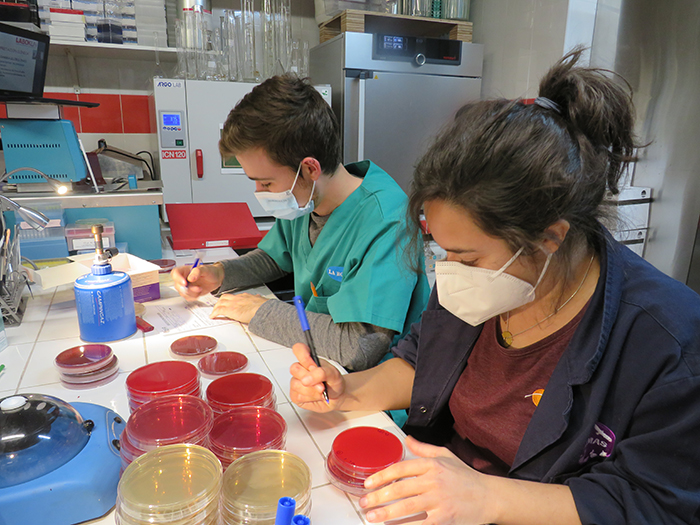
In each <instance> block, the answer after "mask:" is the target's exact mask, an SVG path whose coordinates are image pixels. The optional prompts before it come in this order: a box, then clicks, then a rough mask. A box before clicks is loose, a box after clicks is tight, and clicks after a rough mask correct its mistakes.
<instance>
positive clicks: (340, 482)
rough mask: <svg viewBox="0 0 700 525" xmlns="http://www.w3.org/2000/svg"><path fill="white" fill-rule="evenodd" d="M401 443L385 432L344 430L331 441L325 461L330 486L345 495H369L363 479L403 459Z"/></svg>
mask: <svg viewBox="0 0 700 525" xmlns="http://www.w3.org/2000/svg"><path fill="white" fill-rule="evenodd" d="M403 454H404V451H403V444H402V443H401V440H400V439H399V438H398V437H396V436H395V435H394V434H392V433H391V432H389V431H387V430H383V429H381V428H375V427H355V428H350V429H348V430H344V431H343V432H341V433H340V434H338V435H337V436H336V438H335V440H333V446H332V447H331V452H330V454H328V457H327V458H326V473H327V474H328V478H329V479H330V481H331V483H333V485H335V486H336V487H338V488H339V489H340V490H343V491H345V492H347V493H349V494H354V495H355V496H362V495H364V494H367V492H369V491H368V490H367V489H365V480H366V479H367V478H368V477H370V476H371V475H372V474H374V473H376V472H379V471H380V470H383V469H385V468H387V467H388V466H390V465H393V464H394V463H397V462H399V461H401V460H402V459H403Z"/></svg>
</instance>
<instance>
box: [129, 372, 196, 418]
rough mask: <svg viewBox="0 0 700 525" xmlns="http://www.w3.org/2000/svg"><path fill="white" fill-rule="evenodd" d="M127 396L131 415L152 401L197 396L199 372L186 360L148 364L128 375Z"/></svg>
mask: <svg viewBox="0 0 700 525" xmlns="http://www.w3.org/2000/svg"><path fill="white" fill-rule="evenodd" d="M126 393H127V397H128V398H129V408H130V409H131V411H132V412H133V411H134V410H136V409H137V408H138V407H139V406H141V405H143V404H144V403H147V402H148V401H151V400H152V399H155V398H158V397H162V396H167V395H170V394H187V395H190V396H195V397H200V394H201V390H200V385H199V371H198V370H197V367H196V366H194V365H193V364H192V363H188V362H186V361H160V362H158V363H151V364H148V365H145V366H142V367H140V368H137V369H136V370H134V371H133V372H131V373H130V374H129V375H128V377H127V378H126Z"/></svg>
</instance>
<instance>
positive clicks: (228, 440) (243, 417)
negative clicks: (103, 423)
mask: <svg viewBox="0 0 700 525" xmlns="http://www.w3.org/2000/svg"><path fill="white" fill-rule="evenodd" d="M132 418H133V416H132ZM286 434H287V424H286V423H285V421H284V418H283V417H282V416H281V415H280V414H278V413H277V412H276V411H274V410H273V409H271V408H264V407H241V408H234V409H232V410H229V411H228V412H224V413H223V414H219V415H218V416H216V418H214V424H213V427H212V429H211V432H210V433H209V450H211V451H212V452H213V453H214V454H215V455H216V457H217V458H219V461H221V464H222V465H223V467H224V469H225V468H226V467H228V466H229V465H230V464H231V463H232V462H234V461H235V460H237V459H238V458H240V457H241V456H244V455H246V454H250V453H251V452H256V451H258V450H268V449H277V450H279V449H283V448H284V446H285V437H286Z"/></svg>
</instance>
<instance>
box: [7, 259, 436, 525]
mask: <svg viewBox="0 0 700 525" xmlns="http://www.w3.org/2000/svg"><path fill="white" fill-rule="evenodd" d="M163 255H164V257H167V258H174V259H175V260H176V261H177V264H178V266H179V265H183V264H188V263H191V262H192V261H193V259H194V253H191V252H184V251H183V252H178V253H173V252H172V251H170V250H167V249H166V250H164V254H163ZM200 255H202V254H200ZM225 257H236V254H235V252H233V250H232V249H230V248H220V249H215V250H206V251H205V252H204V254H203V259H204V261H205V262H213V261H216V260H219V259H222V258H225ZM160 287H161V299H159V300H157V301H151V302H148V303H145V306H146V312H145V314H144V315H143V317H144V318H145V320H146V321H149V316H154V315H155V309H156V306H157V305H158V304H162V303H163V302H165V301H169V300H170V301H172V300H173V299H176V298H177V297H178V295H177V292H176V291H175V289H174V288H173V287H172V280H171V279H170V276H169V274H161V282H160ZM25 293H28V290H25ZM32 293H33V294H34V297H33V298H31V299H29V301H28V304H27V310H26V312H25V314H24V319H23V321H22V324H21V325H20V326H17V327H8V328H6V331H7V337H8V341H9V345H10V346H9V347H8V348H6V349H4V350H2V351H0V363H2V364H4V365H5V370H4V371H2V372H0V398H3V397H6V396H9V395H13V394H29V393H40V394H45V395H51V396H54V397H57V398H59V399H62V400H63V401H66V402H68V403H74V402H77V401H80V402H86V403H94V404H98V405H102V406H105V407H108V408H110V409H112V410H114V411H115V412H116V413H117V414H120V415H121V416H123V417H124V418H126V417H128V415H129V404H128V399H127V392H126V387H125V381H126V378H127V376H128V375H129V373H130V372H132V371H133V370H135V369H137V368H139V367H141V366H143V365H146V364H148V363H153V362H158V361H165V360H172V359H175V356H174V355H173V354H171V352H170V344H171V343H172V342H173V341H174V340H176V339H178V338H180V337H182V336H183V335H192V334H194V333H197V334H204V335H209V336H212V337H214V338H215V339H216V340H217V341H218V347H217V351H224V350H228V351H236V352H240V353H242V354H244V355H246V357H247V358H248V367H247V368H246V369H245V371H247V372H254V373H258V374H262V375H264V376H266V377H268V378H269V379H270V380H271V381H272V383H273V386H274V390H275V395H276V398H277V410H278V412H279V413H280V414H281V415H282V416H283V417H284V419H285V421H286V423H287V426H288V428H287V437H286V447H285V449H286V450H287V451H289V452H291V453H293V454H296V455H297V456H299V457H301V458H302V459H303V460H304V462H305V463H306V464H307V465H308V466H309V469H310V470H311V475H312V492H311V498H312V510H311V520H312V523H313V524H314V525H326V524H327V525H361V524H366V523H368V522H367V521H366V520H365V519H364V515H363V512H362V511H361V510H360V507H359V505H358V498H357V497H355V496H349V495H347V494H345V493H344V492H342V491H340V490H339V489H337V488H336V487H335V486H333V485H331V484H330V482H329V480H328V478H327V475H326V472H325V467H324V464H325V456H326V455H327V454H328V452H329V451H330V449H331V446H332V443H333V440H334V439H335V437H336V436H337V435H338V434H339V433H340V432H342V431H343V430H345V429H348V428H351V427H357V426H372V427H377V428H383V429H386V430H388V431H390V432H392V433H394V434H395V435H397V436H398V437H399V438H400V439H401V440H403V439H404V437H405V436H404V434H403V432H402V431H401V430H400V429H399V427H398V426H396V424H395V423H394V422H393V421H392V420H391V418H389V417H388V416H387V415H386V414H385V413H383V412H345V413H340V412H333V413H329V414H316V413H313V412H309V411H306V410H303V409H301V408H299V407H297V406H295V405H294V404H293V403H291V402H290V399H289V381H290V379H291V375H290V373H289V367H290V365H291V364H292V363H294V362H295V358H294V355H293V353H292V350H291V349H290V348H287V347H284V346H280V345H278V344H276V343H273V342H271V341H268V340H265V339H262V338H260V337H257V336H255V335H253V334H251V333H250V332H249V331H248V330H247V327H246V326H245V325H242V324H241V323H238V322H229V323H226V324H222V325H219V326H213V327H208V328H206V329H200V330H196V331H192V332H189V333H185V334H183V333H176V334H175V333H167V334H165V333H159V332H158V331H157V330H156V331H152V332H149V333H143V332H141V331H137V332H136V333H135V334H133V335H132V336H130V337H128V338H126V339H124V340H121V341H116V342H112V343H109V345H110V347H111V348H112V350H113V351H114V353H115V354H116V355H117V357H118V359H119V373H118V375H117V376H116V378H115V379H114V380H112V381H111V382H109V383H107V384H105V385H101V386H97V387H94V388H88V389H79V390H76V389H69V388H67V387H66V386H64V385H63V384H62V383H61V382H60V378H59V374H58V371H57V370H56V369H55V367H54V364H53V362H54V358H55V357H56V355H57V354H59V353H60V352H61V351H63V350H65V349H68V348H71V347H73V346H77V345H80V344H84V343H83V342H82V341H81V340H80V338H79V329H78V320H77V316H76V308H75V299H74V295H73V287H72V285H63V286H59V287H57V288H54V289H49V290H42V289H40V288H38V287H36V286H32ZM150 319H151V321H153V320H154V319H153V317H151V318H150ZM178 359H182V358H178ZM188 360H189V361H190V362H192V363H196V360H191V359H188ZM209 383H211V379H207V378H205V377H202V388H203V390H205V389H206V387H207V386H208V385H209ZM423 519H424V516H423V517H422V518H418V519H414V520H413V521H412V520H410V519H409V520H408V521H406V520H402V521H401V523H406V524H409V523H420V522H421V521H422V520H423ZM88 523H99V524H109V525H111V524H114V523H115V518H114V510H113V509H112V510H111V511H110V513H109V514H107V515H106V516H104V517H102V518H99V519H96V520H93V521H90V522H88Z"/></svg>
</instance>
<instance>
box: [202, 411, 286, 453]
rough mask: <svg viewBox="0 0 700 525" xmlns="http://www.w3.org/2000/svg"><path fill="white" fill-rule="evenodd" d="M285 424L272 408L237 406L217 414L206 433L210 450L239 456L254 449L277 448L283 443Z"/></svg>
mask: <svg viewBox="0 0 700 525" xmlns="http://www.w3.org/2000/svg"><path fill="white" fill-rule="evenodd" d="M286 433H287V423H286V422H285V420H284V418H283V417H282V416H281V415H280V414H279V413H278V412H277V411H275V410H273V409H271V408H265V407H240V408H234V409H232V410H229V411H228V412H224V413H223V414H219V415H218V416H216V417H215V418H214V422H213V425H212V428H211V431H210V432H209V445H210V447H211V450H212V451H219V452H221V453H223V454H225V455H227V456H233V455H235V456H242V455H243V454H246V453H249V452H253V451H256V450H263V449H270V448H279V447H278V445H281V444H283V443H284V439H285V435H286Z"/></svg>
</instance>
